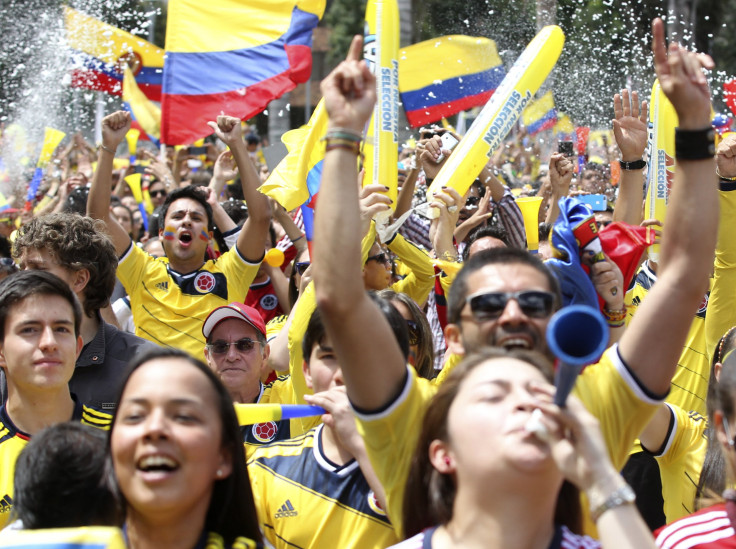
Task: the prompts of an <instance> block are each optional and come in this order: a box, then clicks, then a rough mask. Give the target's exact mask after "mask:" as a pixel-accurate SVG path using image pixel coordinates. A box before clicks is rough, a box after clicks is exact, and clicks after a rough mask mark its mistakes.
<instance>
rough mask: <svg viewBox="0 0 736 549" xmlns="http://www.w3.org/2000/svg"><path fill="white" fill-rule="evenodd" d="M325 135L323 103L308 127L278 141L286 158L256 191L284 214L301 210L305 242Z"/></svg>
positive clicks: (311, 220)
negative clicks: (285, 150) (285, 211)
mask: <svg viewBox="0 0 736 549" xmlns="http://www.w3.org/2000/svg"><path fill="white" fill-rule="evenodd" d="M326 132H327V111H326V110H325V105H324V99H321V100H320V102H319V103H318V104H317V106H316V107H315V109H314V112H313V113H312V117H311V118H310V119H309V124H307V125H306V126H302V127H301V128H298V129H296V130H291V131H288V132H286V133H285V134H284V135H283V137H282V138H281V140H282V141H283V142H284V145H286V148H287V149H288V151H289V154H288V155H287V156H286V157H285V158H284V159H283V160H282V161H281V162H280V163H279V165H278V166H276V169H275V170H274V171H273V172H272V173H271V175H270V176H269V178H268V180H266V182H265V183H264V184H263V185H261V187H260V189H259V190H260V191H261V192H262V193H263V194H266V195H268V196H270V197H271V198H273V199H274V200H276V201H277V202H278V203H279V204H281V205H282V206H283V207H284V208H285V209H286V210H287V211H291V210H293V209H295V208H297V207H299V206H301V213H302V219H303V221H304V233H305V234H306V236H307V240H308V241H309V242H311V241H312V234H313V230H314V206H315V204H316V201H317V193H319V187H320V182H321V180H322V164H323V162H324V158H325V144H324V141H321V139H322V137H324V135H325V133H326Z"/></svg>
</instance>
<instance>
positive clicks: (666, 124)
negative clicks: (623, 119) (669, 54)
mask: <svg viewBox="0 0 736 549" xmlns="http://www.w3.org/2000/svg"><path fill="white" fill-rule="evenodd" d="M677 124H678V120H677V113H676V112H675V108H674V107H673V106H672V103H670V100H669V99H667V97H666V96H665V94H664V92H663V91H662V88H661V87H660V86H659V80H655V81H654V85H653V86H652V97H651V102H650V103H649V169H648V170H647V190H646V196H645V198H644V212H645V214H644V217H645V218H646V219H657V220H659V221H660V222H661V223H662V224H664V218H665V215H666V214H667V202H668V201H669V197H670V189H671V188H672V181H673V180H674V178H675V127H677ZM652 230H653V229H651V228H647V239H648V240H652V239H653V238H654V235H653V234H651V235H650V231H652ZM648 252H649V258H650V259H651V260H652V261H655V262H656V261H659V244H652V245H651V246H649V248H648Z"/></svg>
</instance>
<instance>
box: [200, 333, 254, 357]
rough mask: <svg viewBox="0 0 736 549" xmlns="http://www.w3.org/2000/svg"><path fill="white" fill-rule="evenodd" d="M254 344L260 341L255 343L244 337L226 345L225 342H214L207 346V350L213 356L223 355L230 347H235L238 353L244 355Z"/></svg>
mask: <svg viewBox="0 0 736 549" xmlns="http://www.w3.org/2000/svg"><path fill="white" fill-rule="evenodd" d="M256 343H260V341H255V340H253V339H251V338H249V337H244V338H242V339H239V340H237V341H233V342H232V343H228V342H227V341H215V342H214V343H210V344H209V345H207V348H208V349H209V350H210V352H211V353H213V354H215V355H224V354H225V353H227V352H228V351H229V350H230V347H231V346H232V345H235V348H236V349H237V350H238V351H240V352H241V353H245V352H246V351H250V350H251V349H253V347H255V345H256Z"/></svg>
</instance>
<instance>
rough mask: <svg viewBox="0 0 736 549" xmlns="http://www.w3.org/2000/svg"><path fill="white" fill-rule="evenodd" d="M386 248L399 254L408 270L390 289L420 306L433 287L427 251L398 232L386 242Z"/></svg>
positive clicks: (431, 265) (431, 269) (432, 271)
mask: <svg viewBox="0 0 736 549" xmlns="http://www.w3.org/2000/svg"><path fill="white" fill-rule="evenodd" d="M388 248H389V250H391V251H392V252H394V253H395V254H396V255H397V256H399V259H401V262H402V263H403V265H404V267H406V268H407V269H408V270H409V274H407V275H406V277H405V278H404V279H403V280H399V281H398V282H396V283H394V284H393V285H392V286H391V289H392V290H394V291H395V292H401V293H405V294H406V295H408V296H409V297H411V298H412V299H413V300H414V302H415V303H417V304H418V305H419V306H420V307H422V306H423V305H424V303H425V302H426V301H427V297H429V292H431V291H432V289H433V288H434V264H433V263H432V260H431V259H430V258H429V256H428V255H427V252H425V251H424V250H422V249H421V248H419V246H417V245H416V244H414V243H413V242H411V241H410V240H406V239H405V238H404V237H403V236H401V235H400V234H399V233H396V236H395V237H394V239H393V240H391V242H389V243H388Z"/></svg>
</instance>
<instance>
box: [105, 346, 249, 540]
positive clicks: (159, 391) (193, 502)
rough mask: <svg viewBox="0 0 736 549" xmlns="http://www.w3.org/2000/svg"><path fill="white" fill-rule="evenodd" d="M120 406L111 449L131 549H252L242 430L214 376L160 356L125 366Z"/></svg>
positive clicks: (191, 363)
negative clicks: (217, 548) (231, 548)
mask: <svg viewBox="0 0 736 549" xmlns="http://www.w3.org/2000/svg"><path fill="white" fill-rule="evenodd" d="M118 402H119V403H120V404H119V406H118V408H117V410H116V412H115V416H114V417H113V422H112V426H111V429H110V437H109V444H110V453H111V456H112V463H113V467H114V470H115V476H116V478H117V482H118V486H119V488H120V493H121V495H122V499H123V501H124V505H125V526H124V528H125V534H126V538H127V540H128V546H129V547H130V548H131V549H142V548H147V547H169V548H181V549H192V548H200V547H202V548H204V547H205V546H206V547H207V548H208V549H209V548H213V549H214V548H216V547H238V548H242V549H245V548H251V547H256V543H257V542H260V540H261V535H260V532H259V529H258V519H257V515H256V510H255V505H254V503H253V495H252V492H251V488H250V482H249V480H248V472H247V470H246V467H245V455H244V449H243V444H242V439H241V435H240V429H239V427H238V422H237V418H236V415H235V410H234V409H233V404H232V400H231V398H230V396H229V394H228V392H227V390H226V389H225V388H224V387H223V386H222V383H221V382H220V380H219V379H218V378H217V377H216V376H215V375H214V374H213V373H212V371H211V370H210V369H209V368H208V367H207V366H206V365H205V364H203V363H202V362H200V361H199V360H196V359H194V358H192V357H190V356H189V355H188V354H186V353H184V352H183V351H179V350H176V349H156V350H154V351H151V352H149V353H145V354H143V355H141V356H140V357H138V358H137V359H136V360H134V361H133V363H132V364H131V365H130V366H129V370H128V373H127V375H126V377H125V380H124V382H123V386H122V390H121V394H120V398H119V399H118Z"/></svg>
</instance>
